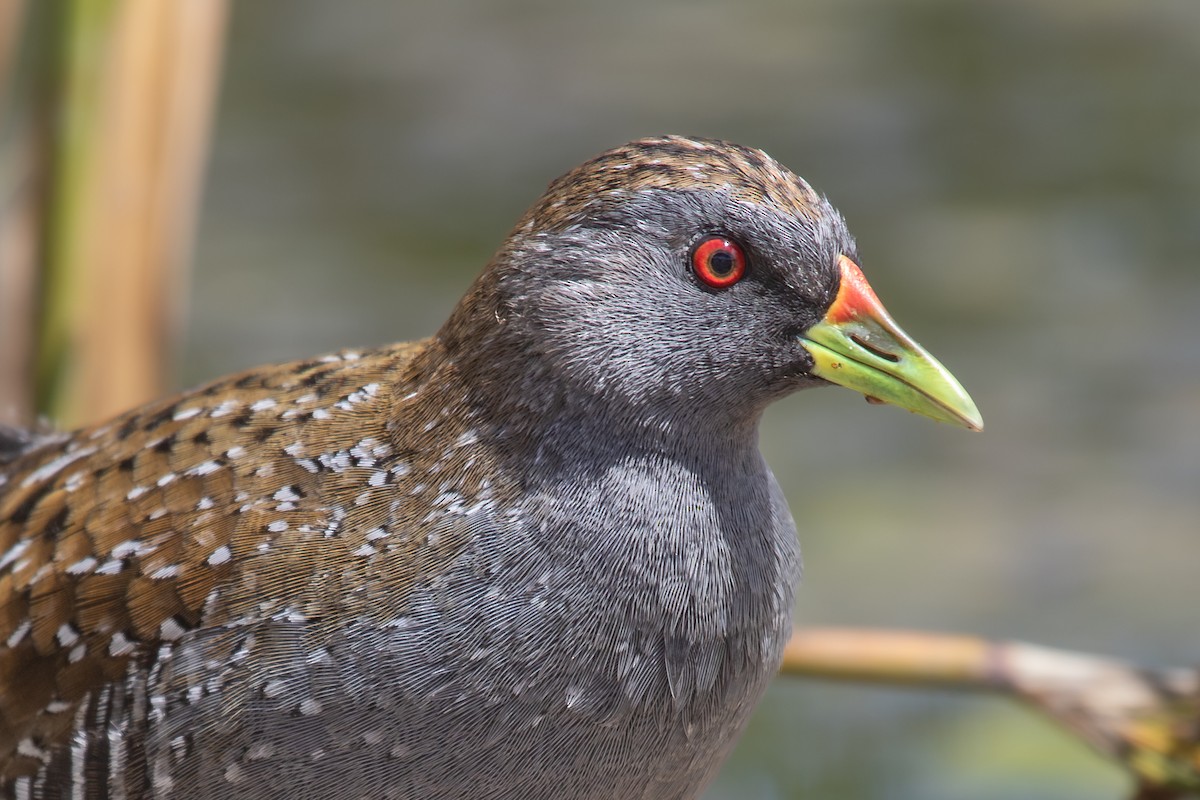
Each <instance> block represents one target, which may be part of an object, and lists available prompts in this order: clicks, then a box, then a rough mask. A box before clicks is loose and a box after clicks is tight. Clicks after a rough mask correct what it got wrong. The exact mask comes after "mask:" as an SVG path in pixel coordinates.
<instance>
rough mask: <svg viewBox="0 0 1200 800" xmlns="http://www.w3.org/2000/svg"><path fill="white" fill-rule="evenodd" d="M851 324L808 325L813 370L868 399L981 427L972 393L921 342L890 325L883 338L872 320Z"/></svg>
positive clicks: (971, 427) (806, 344)
mask: <svg viewBox="0 0 1200 800" xmlns="http://www.w3.org/2000/svg"><path fill="white" fill-rule="evenodd" d="M889 321H890V320H889ZM888 327H892V326H888ZM855 328H858V326H852V327H851V328H850V329H849V330H846V326H844V325H836V326H835V325H831V324H829V323H818V324H817V325H816V326H814V327H813V328H811V329H809V331H808V333H807V334H806V335H805V336H804V337H802V341H803V344H804V347H805V349H807V350H808V352H809V353H810V354H811V355H812V357H813V368H812V371H811V374H813V375H815V376H817V377H819V378H823V379H824V380H827V381H829V382H830V383H836V384H838V385H839V386H845V387H846V388H848V389H853V390H854V391H856V392H861V393H862V394H864V395H866V396H867V399H868V400H871V399H874V400H877V401H882V402H884V403H890V404H892V405H895V406H899V407H900V408H906V409H908V410H909V411H912V412H914V413H917V414H922V415H924V416H926V417H930V418H931V419H935V420H938V421H940V422H948V423H950V424H951V425H958V426H960V427H963V428H967V429H968V430H973V431H981V430H983V417H982V415H981V414H980V413H979V409H978V408H977V407H976V406H975V402H974V401H973V400H972V399H971V396H970V395H968V394H967V392H966V390H965V389H963V387H962V384H960V383H959V382H958V381H957V380H956V379H955V377H954V376H953V375H951V374H950V371H949V370H947V369H946V368H945V367H944V366H942V365H941V363H940V362H938V360H937V359H935V358H934V357H933V356H932V355H930V354H929V353H928V352H926V351H925V349H924V348H922V347H921V346H920V345H918V344H917V343H916V342H914V341H913V340H912V339H910V338H909V337H908V336H907V335H905V334H904V333H903V332H902V331H900V330H899V329H898V328H893V329H892V330H891V331H888V334H890V335H888V336H886V340H885V341H880V339H881V337H880V336H879V334H880V333H882V331H880V330H879V329H878V328H876V327H875V326H873V325H869V326H863V328H862V329H859V330H855ZM872 329H874V330H872Z"/></svg>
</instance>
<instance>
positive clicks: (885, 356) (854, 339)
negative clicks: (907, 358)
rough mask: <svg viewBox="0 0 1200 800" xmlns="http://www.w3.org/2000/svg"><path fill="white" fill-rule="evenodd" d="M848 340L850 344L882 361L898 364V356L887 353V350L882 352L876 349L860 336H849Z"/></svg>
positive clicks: (880, 349)
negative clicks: (852, 343)
mask: <svg viewBox="0 0 1200 800" xmlns="http://www.w3.org/2000/svg"><path fill="white" fill-rule="evenodd" d="M850 340H851V341H852V342H854V343H855V344H856V345H858V346H859V347H861V348H862V349H864V350H868V351H870V352H872V353H874V354H875V355H877V356H879V357H880V358H882V359H883V360H884V361H890V362H892V363H893V364H898V363H900V356H898V355H896V354H895V353H889V352H888V351H887V350H884V349H882V348H879V347H876V346H875V345H873V344H871V343H870V342H868V341H867V340H866V339H863V338H862V337H860V336H857V335H855V334H851V335H850Z"/></svg>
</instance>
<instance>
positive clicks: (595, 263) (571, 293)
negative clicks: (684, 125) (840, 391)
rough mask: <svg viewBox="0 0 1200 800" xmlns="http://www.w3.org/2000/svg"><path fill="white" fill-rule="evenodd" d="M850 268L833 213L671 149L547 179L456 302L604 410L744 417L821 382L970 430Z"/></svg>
mask: <svg viewBox="0 0 1200 800" xmlns="http://www.w3.org/2000/svg"><path fill="white" fill-rule="evenodd" d="M857 261H858V257H857V254H856V251H855V245H854V240H853V238H852V237H851V236H850V234H849V232H848V231H847V229H846V225H845V222H844V221H843V219H842V217H841V215H840V214H838V212H837V211H836V210H835V209H834V208H833V207H832V206H831V205H830V204H829V203H828V202H827V201H826V200H825V199H824V198H823V197H821V196H820V195H818V194H817V193H816V192H814V191H813V189H812V188H811V187H810V186H809V185H808V184H807V183H806V182H805V181H804V180H803V179H802V178H800V177H799V176H797V175H795V174H794V173H792V172H791V171H789V170H788V169H786V168H785V167H783V166H782V165H780V164H779V163H778V162H776V161H775V160H774V159H772V158H771V157H770V156H768V155H766V154H765V153H763V152H761V151H759V150H755V149H751V148H747V147H741V146H738V145H734V144H729V143H726V142H721V141H714V140H704V139H690V138H683V137H676V136H667V137H661V138H652V139H642V140H639V141H635V142H631V143H629V144H626V145H623V146H621V147H618V148H616V149H613V150H610V151H608V152H606V153H603V154H601V155H599V156H597V157H596V158H593V159H592V160H590V161H588V162H586V163H584V164H583V165H581V166H579V167H577V168H576V169H574V170H572V171H570V172H568V173H567V174H565V175H563V176H562V177H560V178H559V179H557V180H556V181H554V182H553V183H552V184H551V185H550V187H549V189H548V190H547V192H546V194H545V195H543V196H542V198H541V199H540V200H539V201H538V202H537V203H535V204H534V206H533V207H532V208H531V209H530V210H529V211H528V212H527V213H526V215H525V216H524V217H523V218H522V220H521V221H520V223H518V225H517V227H516V228H515V229H514V231H513V233H512V234H511V236H510V237H509V239H508V241H507V242H506V243H505V245H504V247H503V248H502V249H501V251H500V252H499V253H498V254H497V257H496V259H495V260H494V261H493V263H492V265H491V266H490V267H489V269H488V270H487V271H485V273H484V275H483V276H481V278H480V281H479V282H478V283H477V284H476V289H475V290H474V291H473V292H472V293H470V294H469V295H468V297H467V298H466V299H465V300H464V305H465V306H467V307H473V309H474V311H475V312H476V313H474V314H470V315H469V316H470V317H472V318H474V320H476V324H487V325H489V326H494V327H495V331H496V332H497V333H499V334H500V335H501V338H503V340H504V341H506V342H507V343H508V344H509V348H510V350H511V349H512V348H515V349H516V351H517V352H519V355H520V358H521V359H522V360H528V359H532V360H534V361H536V362H537V363H538V364H540V365H541V366H542V367H543V368H544V369H545V370H546V371H549V372H550V373H552V374H553V376H554V378H555V379H556V381H558V382H559V383H560V384H563V385H565V386H566V388H567V391H570V392H572V393H581V394H583V395H587V396H596V397H599V398H603V399H604V401H605V403H606V405H607V406H608V407H613V406H617V407H623V408H627V409H631V410H635V413H641V411H636V410H638V409H640V410H644V411H648V412H650V413H652V414H654V415H657V416H662V415H665V416H666V417H668V418H679V415H681V414H682V415H691V416H693V417H696V416H699V417H706V416H708V415H709V414H710V413H711V414H717V415H723V416H727V417H729V416H743V417H750V416H753V417H755V418H756V417H757V414H758V412H759V411H761V409H762V408H763V407H765V406H766V404H767V403H769V402H770V401H771V400H774V399H776V398H778V397H779V396H781V395H783V394H786V393H789V392H791V391H793V390H795V389H798V388H801V387H803V386H805V385H813V384H818V383H824V382H826V381H828V382H832V383H837V384H841V385H843V386H847V387H849V388H852V389H855V390H856V391H859V392H862V393H863V394H865V395H867V397H868V398H870V399H876V400H880V401H884V402H889V403H894V404H896V405H899V406H902V407H904V408H908V409H910V410H912V411H915V412H918V413H921V414H925V415H927V416H930V417H933V418H935V419H940V420H943V421H947V422H952V423H955V424H959V425H963V426H965V427H968V428H972V429H979V428H981V427H982V421H981V419H980V416H979V412H978V411H977V410H976V408H975V405H974V403H972V401H971V399H970V398H969V397H968V396H967V394H966V392H965V391H964V390H963V389H962V387H961V386H960V385H959V384H958V382H957V381H956V380H955V379H954V378H953V376H951V375H950V373H949V372H948V371H947V370H946V369H945V368H944V367H942V365H941V364H939V363H938V362H937V361H936V360H935V359H934V358H933V357H932V356H931V355H929V354H928V353H927V352H926V351H925V350H924V349H922V348H921V347H920V346H919V345H918V344H917V343H916V342H915V341H913V340H912V339H911V338H910V337H908V336H907V335H906V334H905V333H904V332H903V331H902V330H901V329H900V328H899V327H898V326H897V325H896V324H895V323H894V322H893V321H892V320H891V318H890V317H889V316H888V314H887V312H886V311H885V310H884V309H883V306H882V305H881V304H880V303H879V301H878V299H877V298H876V297H875V294H874V292H872V290H871V288H870V286H869V285H868V284H867V282H866V279H865V278H864V277H863V275H862V272H861V270H860V269H859V267H858V265H857ZM460 312H463V313H460V314H457V315H456V317H458V318H459V320H460V321H459V322H457V323H456V322H455V319H454V318H452V320H451V323H450V326H449V327H448V330H451V331H453V329H454V328H455V327H458V328H462V327H463V324H462V323H463V317H464V315H465V310H464V309H463V308H462V307H460ZM444 334H445V331H444Z"/></svg>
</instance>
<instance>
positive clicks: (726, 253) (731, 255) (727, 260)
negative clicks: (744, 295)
mask: <svg viewBox="0 0 1200 800" xmlns="http://www.w3.org/2000/svg"><path fill="white" fill-rule="evenodd" d="M692 269H694V270H695V271H696V277H697V278H699V279H700V280H702V281H703V282H704V283H705V284H707V285H709V286H711V287H712V288H714V289H726V288H728V287H730V286H733V285H734V284H735V283H737V282H738V281H740V280H741V279H742V276H743V275H745V274H746V254H745V253H744V252H743V251H742V248H741V247H739V246H738V245H737V243H735V242H733V241H730V240H729V239H726V238H724V237H723V236H709V237H708V238H707V239H702V240H701V241H700V243H699V244H697V245H696V248H695V249H694V250H692Z"/></svg>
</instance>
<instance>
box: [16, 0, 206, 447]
mask: <svg viewBox="0 0 1200 800" xmlns="http://www.w3.org/2000/svg"><path fill="white" fill-rule="evenodd" d="M67 7H68V9H69V10H68V13H67V14H66V25H67V28H68V33H67V44H66V47H65V48H64V69H63V72H62V75H63V81H64V84H63V102H64V108H63V118H62V120H61V127H60V130H61V131H62V133H61V137H60V142H59V143H58V148H57V150H58V152H57V157H56V163H55V166H54V179H53V182H52V189H51V193H52V199H51V203H50V215H51V219H50V220H49V221H48V225H49V231H50V237H49V239H48V241H47V245H48V248H47V271H46V276H45V287H46V291H45V293H44V294H43V301H44V302H45V303H46V304H47V306H46V308H45V311H44V313H43V324H42V327H41V331H40V342H39V346H40V350H41V352H40V354H39V359H38V360H39V368H40V376H39V378H40V380H39V394H40V403H41V404H42V408H43V410H44V411H45V412H46V413H48V414H49V415H50V416H51V417H52V418H53V419H54V420H55V421H56V422H57V423H58V424H60V425H64V426H76V425H81V424H85V423H88V422H92V421H96V420H99V419H103V418H105V417H109V416H111V415H113V414H116V413H118V412H120V411H122V410H124V409H126V408H129V407H131V406H134V405H137V404H140V403H143V402H145V401H146V400H149V399H151V398H153V397H155V396H157V395H159V394H161V393H162V392H163V391H164V390H165V388H166V385H165V384H166V380H165V378H164V375H165V374H166V372H167V369H168V365H169V364H170V361H171V356H172V355H173V350H174V346H175V342H176V340H177V337H178V331H179V327H180V320H181V316H182V314H181V311H182V300H181V298H182V293H183V292H182V290H183V285H184V282H185V260H186V255H187V253H188V252H189V250H190V246H191V241H192V235H193V230H194V219H195V214H196V207H197V202H198V197H199V188H200V179H201V171H202V170H201V166H202V164H203V160H204V154H205V151H206V147H207V138H208V130H209V122H210V117H211V111H212V105H213V98H214V95H215V91H216V85H217V75H218V72H219V63H220V53H221V42H222V35H223V30H224V22H225V16H226V5H225V3H224V0H204V2H171V3H163V2H160V1H159V0H71V2H69V3H68V6H67Z"/></svg>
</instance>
